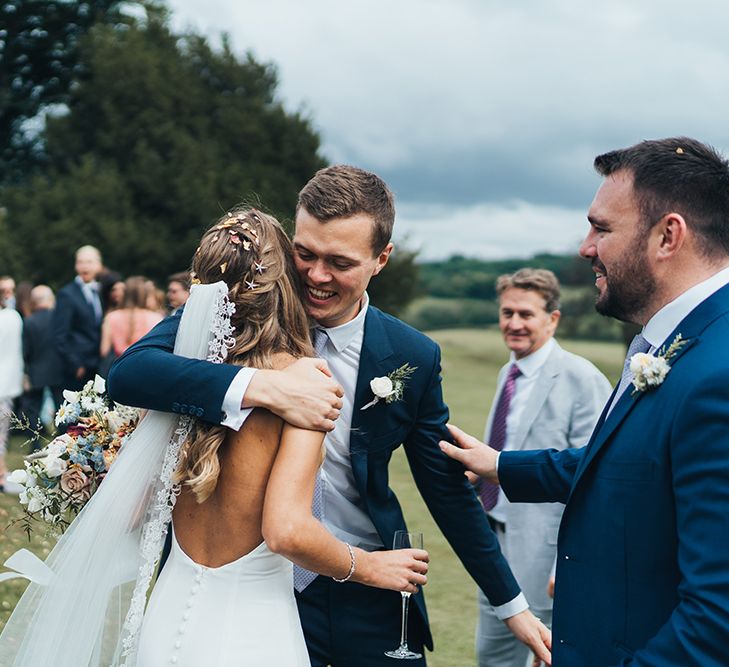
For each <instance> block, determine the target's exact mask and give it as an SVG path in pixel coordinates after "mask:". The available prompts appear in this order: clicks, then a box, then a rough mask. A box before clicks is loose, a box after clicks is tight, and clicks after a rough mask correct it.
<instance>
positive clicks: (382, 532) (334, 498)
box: [109, 166, 549, 667]
mask: <svg viewBox="0 0 729 667" xmlns="http://www.w3.org/2000/svg"><path fill="white" fill-rule="evenodd" d="M394 216H395V211H394V204H393V198H392V194H391V193H390V191H389V189H388V188H387V186H386V185H385V184H384V182H383V181H382V180H381V179H379V178H378V177H377V176H375V175H374V174H371V173H368V172H366V171H363V170H361V169H357V168H354V167H347V166H335V167H329V168H327V169H323V170H321V171H320V172H318V173H317V174H316V175H315V176H314V177H313V178H312V179H311V181H309V183H307V185H306V186H305V187H304V188H303V190H302V191H301V193H300V195H299V201H298V204H297V210H296V229H295V236H294V260H295V264H296V268H297V271H298V273H299V276H300V278H301V281H302V283H303V290H304V306H305V308H306V310H307V312H308V314H309V316H310V317H311V318H312V319H313V320H314V321H315V322H316V328H315V329H314V331H313V335H312V339H313V340H314V344H315V347H316V348H317V350H318V353H319V356H320V359H319V360H318V361H317V362H316V363H317V364H318V365H319V367H320V368H325V367H326V368H328V369H329V370H330V371H331V373H332V375H333V377H334V379H335V380H336V382H333V381H332V380H330V379H328V378H325V376H324V375H323V374H321V373H319V372H318V371H316V372H315V373H313V372H312V371H313V368H314V367H313V364H314V362H312V361H311V360H301V361H299V362H297V363H295V364H293V365H292V366H291V367H290V369H289V370H286V371H255V370H254V369H245V368H244V369H240V368H238V367H234V366H229V365H226V364H217V365H214V364H209V363H207V362H205V361H199V360H191V359H183V358H180V357H177V356H175V355H173V354H172V349H173V346H174V339H175V333H176V330H177V325H178V322H179V318H178V317H172V318H169V319H168V320H165V321H164V322H163V323H161V324H160V325H158V326H157V327H156V328H155V329H154V330H153V331H152V332H151V333H150V334H149V335H148V336H147V337H146V338H144V339H142V340H141V341H140V342H138V343H137V344H136V345H134V346H132V347H131V348H130V349H129V350H128V351H127V352H126V353H125V354H124V355H123V356H122V357H121V358H120V359H119V360H118V361H117V362H116V364H115V365H114V367H113V368H112V370H111V373H110V376H109V391H110V394H111V396H112V397H113V398H114V399H115V400H117V401H119V402H121V403H125V404H131V405H138V406H142V407H148V408H153V409H156V410H162V411H168V412H169V411H173V412H180V413H184V414H190V415H193V416H195V417H198V418H200V419H203V420H205V421H208V422H212V423H221V424H223V425H226V426H230V427H231V428H234V429H235V428H238V427H240V425H241V423H242V422H243V420H244V419H245V418H246V416H247V412H249V411H250V408H253V407H263V408H267V409H269V410H271V411H273V412H275V413H276V414H279V415H280V416H282V417H283V418H284V419H285V420H288V421H291V422H293V423H295V424H298V425H301V426H306V427H310V428H311V427H313V428H319V429H322V430H328V431H329V433H328V435H327V436H326V439H325V447H326V456H325V458H324V463H323V465H322V469H321V474H320V482H319V484H318V488H319V491H318V493H320V496H319V498H320V501H321V502H320V503H318V506H319V508H318V516H319V517H320V520H321V521H322V523H323V524H324V525H325V526H326V527H327V528H328V529H329V530H330V531H331V533H332V534H333V535H334V536H335V537H338V538H339V539H340V540H342V541H345V542H347V543H348V544H351V545H352V546H356V547H360V548H362V549H365V550H369V551H373V550H380V549H389V548H390V547H391V546H392V543H393V536H394V533H395V531H397V530H404V529H405V519H404V517H403V515H402V511H401V509H400V506H399V503H398V501H397V498H396V497H395V495H394V494H393V492H392V491H391V490H390V488H389V486H388V464H389V461H390V458H391V456H392V452H393V451H394V450H395V449H396V448H397V447H399V446H400V444H403V445H404V447H405V452H406V455H407V457H408V461H409V464H410V468H411V470H412V473H413V477H414V479H415V481H416V484H417V486H418V489H419V490H420V493H421V494H422V496H423V498H424V500H425V502H426V504H427V506H428V508H429V510H430V512H431V513H432V514H433V516H434V518H435V519H436V521H437V523H438V525H439V527H440V528H441V530H442V531H443V533H444V534H445V536H446V538H447V539H448V541H449V542H450V543H451V545H452V546H453V548H454V550H455V551H456V553H457V554H458V556H459V557H460V559H461V560H462V561H463V563H464V565H465V567H466V569H467V570H468V571H469V573H470V574H471V576H472V577H473V578H474V580H475V581H476V582H477V584H478V585H479V587H480V588H481V589H482V590H483V592H484V593H485V595H486V596H487V597H488V599H489V601H490V602H491V604H492V605H493V606H494V609H495V611H496V613H497V614H498V615H499V617H500V618H501V619H503V620H505V622H506V624H507V625H508V626H509V628H510V629H511V630H512V632H514V634H516V635H517V636H518V637H519V638H520V639H522V640H523V641H525V643H527V644H529V645H530V647H532V649H533V650H535V652H537V654H538V655H539V656H540V657H543V658H545V659H549V651H548V648H547V646H548V643H549V632H548V630H547V629H546V628H545V627H544V626H543V625H542V624H541V623H540V622H539V621H538V620H537V619H536V618H535V617H534V616H533V615H532V614H531V612H530V611H529V610H528V608H527V604H526V602H525V600H524V597H523V595H522V594H521V592H520V590H519V586H518V584H517V583H516V581H515V580H514V577H513V576H512V574H511V571H510V569H509V566H508V565H507V563H506V561H505V560H504V558H503V556H502V554H501V552H500V550H499V545H498V541H497V539H496V538H495V536H494V534H493V532H492V531H491V529H490V528H489V526H488V523H487V521H486V517H485V515H484V513H483V511H482V509H481V506H480V504H479V502H478V500H477V498H476V496H475V494H474V491H473V489H472V488H471V487H470V485H469V484H468V482H467V480H466V478H465V476H464V475H463V469H462V467H461V466H460V465H459V464H457V463H455V462H453V461H451V460H450V459H448V457H446V456H444V455H443V453H442V452H441V451H440V450H439V448H438V441H439V440H441V439H442V438H444V437H446V436H447V434H448V432H447V430H446V427H445V424H446V422H447V419H448V409H447V407H446V406H445V404H444V403H443V398H442V391H441V381H440V350H439V348H438V346H437V345H436V344H435V343H434V342H432V341H431V340H430V339H428V338H427V337H425V336H424V335H422V334H421V333H419V332H417V331H415V330H414V329H412V328H410V327H408V326H407V325H405V324H404V323H402V322H400V321H399V320H397V319H395V318H393V317H390V316H388V315H386V314H384V313H382V312H381V311H379V310H378V309H376V308H375V307H373V306H371V305H370V304H369V299H368V296H367V293H366V288H367V286H368V284H369V281H370V279H371V278H372V277H373V276H375V275H377V274H378V273H379V272H380V271H381V270H382V269H383V268H384V267H385V265H386V264H387V261H388V259H389V256H390V253H391V251H392V248H393V246H392V243H391V242H390V237H391V233H392V226H393V223H394ZM324 362H326V364H324ZM403 371H404V372H405V374H406V375H408V378H407V380H406V381H405V382H404V384H403V385H400V386H399V389H400V391H396V389H397V388H398V385H397V380H398V377H400V376H399V375H398V372H403ZM317 373H319V375H321V378H318V377H316V374H317ZM376 379H377V380H378V381H377V382H375V383H374V384H373V383H372V381H373V380H376ZM393 380H394V389H395V391H394V393H393V392H391V391H384V390H383V389H382V388H383V387H384V385H387V386H388V388H390V389H392V388H393V387H392V386H391V384H392V382H393ZM314 383H319V387H318V388H315V386H314ZM336 383H339V384H340V385H341V387H342V388H343V390H344V392H343V397H342V398H341V399H340V398H339V396H338V395H337V394H338V393H341V388H340V387H338V386H337V384H336ZM373 386H374V388H375V390H376V391H377V395H375V394H373V388H372V387H373ZM322 417H324V418H323V419H322ZM337 417H339V418H338V419H337ZM334 419H336V421H333V420H334ZM295 581H296V583H297V601H298V605H299V612H300V615H301V621H302V625H303V628H304V634H305V637H306V642H307V647H308V651H309V656H310V659H311V662H312V665H314V666H316V667H318V666H322V667H323V666H324V665H332V666H341V667H358V666H361V667H365V666H366V667H371V666H373V665H391V664H392V662H391V659H390V658H388V657H386V656H385V655H384V652H385V651H386V650H388V649H392V648H393V647H394V646H395V645H396V642H397V638H398V636H399V634H400V627H399V626H400V604H401V599H400V595H399V594H398V593H397V592H394V591H388V590H383V589H376V588H371V587H367V586H363V585H361V584H358V583H354V582H351V581H348V582H345V583H339V582H337V581H336V580H334V579H332V578H330V577H325V576H318V577H315V576H314V575H313V574H312V575H307V573H306V571H299V573H298V574H297V575H296V577H295ZM413 603H414V604H413V612H412V614H411V621H410V625H409V630H410V637H409V639H410V642H409V643H410V644H411V647H412V648H413V649H415V650H419V649H420V650H422V647H423V646H427V647H428V648H431V649H432V646H433V644H432V638H431V636H430V631H429V628H428V621H427V613H426V609H425V602H424V600H423V595H422V594H420V595H416V596H415V597H414V598H413ZM411 662H412V663H413V664H415V665H418V664H420V665H424V664H425V659H424V658H422V659H420V660H413V661H411Z"/></svg>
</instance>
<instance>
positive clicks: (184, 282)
mask: <svg viewBox="0 0 729 667" xmlns="http://www.w3.org/2000/svg"><path fill="white" fill-rule="evenodd" d="M189 296H190V274H189V273H188V272H187V271H180V273H173V274H172V275H171V276H170V277H169V278H168V279H167V303H168V304H169V306H170V315H174V314H175V313H176V312H177V311H178V310H179V309H180V308H182V306H184V305H185V303H187V298H188V297H189Z"/></svg>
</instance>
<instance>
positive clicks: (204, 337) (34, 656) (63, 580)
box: [0, 282, 310, 667]
mask: <svg viewBox="0 0 729 667" xmlns="http://www.w3.org/2000/svg"><path fill="white" fill-rule="evenodd" d="M227 294H228V287H227V285H226V284H225V283H223V282H219V283H216V284H214V285H197V286H193V288H192V291H191V295H190V299H189V300H188V302H187V305H186V306H185V311H184V314H183V316H182V321H181V322H180V328H179V331H178V334H177V340H176V342H175V353H176V354H180V355H182V356H185V357H188V358H192V359H205V358H207V359H208V360H209V361H215V362H221V361H223V360H224V359H225V356H226V354H227V347H228V346H229V344H230V343H231V341H232V338H231V337H232V334H233V329H232V326H231V325H230V317H231V314H232V313H233V310H234V309H233V307H232V304H230V303H229V301H228V298H227ZM191 424H192V422H191V419H190V417H188V416H187V415H183V416H180V415H172V414H163V413H159V412H154V411H150V412H149V413H148V414H147V416H146V417H145V418H144V419H142V420H141V421H140V423H139V426H137V428H136V430H135V431H134V433H132V435H131V436H130V437H129V439H128V440H127V441H126V442H125V444H124V446H123V448H122V451H121V453H120V455H119V458H118V459H117V461H116V462H115V463H114V465H113V466H112V468H111V469H110V470H109V473H108V474H107V476H106V478H105V479H104V483H103V484H102V485H101V486H100V487H99V490H98V491H97V492H96V493H95V494H94V496H93V497H92V498H91V500H90V501H89V503H88V504H87V505H86V507H84V509H83V510H82V511H81V513H80V514H79V515H78V517H77V518H76V519H75V520H74V521H73V522H72V524H71V526H70V527H69V528H68V530H67V531H66V533H65V534H64V535H63V536H62V537H61V538H60V539H59V541H58V543H57V544H56V546H55V547H54V549H53V550H52V551H51V553H50V555H49V556H48V558H47V559H46V561H45V563H44V562H43V561H41V560H39V559H38V558H37V557H35V556H33V555H32V554H30V553H29V552H27V550H21V551H20V552H18V553H16V554H14V555H13V556H12V557H11V559H9V560H8V561H7V565H8V567H9V568H12V569H15V570H17V572H18V574H13V573H3V574H2V575H1V576H0V580H2V579H8V578H12V577H13V576H23V577H26V578H28V579H30V581H31V583H30V585H29V586H28V588H27V589H26V591H25V593H24V594H23V596H22V598H21V599H20V601H19V602H18V604H17V605H16V607H15V610H14V611H13V614H12V615H11V617H10V618H9V619H8V622H7V623H6V625H5V628H4V629H3V631H2V633H0V665H2V667H46V666H49V665H52V666H53V667H81V666H83V667H109V666H110V665H112V666H113V667H162V666H163V665H177V666H178V667H182V666H186V667H188V666H189V667H227V666H229V665H230V666H232V665H235V667H244V666H247V665H251V666H255V667H261V666H266V667H268V666H270V667H310V662H309V658H308V655H307V651H306V646H305V644H304V639H303V635H302V631H301V624H300V622H299V616H298V612H297V609H296V602H295V599H294V593H293V572H292V568H293V566H292V564H291V563H290V562H289V561H287V560H286V559H284V558H283V557H282V556H279V555H277V554H274V553H272V552H271V551H270V550H269V549H268V547H267V546H266V545H265V543H264V544H260V545H259V546H258V547H256V548H255V549H253V551H251V552H250V553H248V554H247V555H245V556H242V557H241V558H239V559H237V560H235V561H233V562H232V563H228V564H227V565H224V566H222V567H218V568H208V567H203V566H201V565H198V564H197V563H195V562H193V561H192V560H191V559H190V558H189V557H188V556H186V555H185V553H183V551H182V550H181V549H180V547H179V545H178V544H177V542H176V541H175V540H174V536H173V549H172V553H171V557H170V559H169V560H168V562H167V563H166V565H165V567H164V568H163V569H162V572H161V574H160V577H159V580H158V582H157V584H156V586H155V587H154V590H153V592H152V595H151V599H150V602H149V606H148V608H147V609H146V610H145V603H146V601H147V592H148V590H149V586H150V584H151V582H152V579H153V576H154V571H155V568H156V564H157V561H158V558H159V555H160V552H161V550H162V545H163V542H164V536H165V532H166V526H168V525H169V524H170V521H171V516H172V509H173V507H174V504H175V500H176V489H175V485H174V483H173V481H172V477H173V473H174V471H175V470H176V469H177V466H178V461H179V452H180V448H181V447H182V443H183V442H184V440H185V438H186V437H187V434H188V433H189V431H190V428H191Z"/></svg>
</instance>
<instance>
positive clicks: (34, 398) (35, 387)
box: [22, 285, 63, 430]
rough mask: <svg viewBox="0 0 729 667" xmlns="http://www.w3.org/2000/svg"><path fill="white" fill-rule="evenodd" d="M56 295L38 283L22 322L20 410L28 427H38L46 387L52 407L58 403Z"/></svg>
mask: <svg viewBox="0 0 729 667" xmlns="http://www.w3.org/2000/svg"><path fill="white" fill-rule="evenodd" d="M55 305H56V298H55V296H54V295H53V290H51V288H50V287H48V286H47V285H37V286H36V287H34V288H33V289H32V290H31V292H30V307H31V310H32V313H31V315H30V316H29V317H27V318H25V321H24V323H23V359H24V361H25V376H26V390H25V393H24V394H23V400H22V412H23V414H24V415H25V417H26V418H27V419H28V422H29V424H30V427H31V429H34V430H35V429H37V428H38V421H39V418H40V414H41V407H42V405H43V394H44V391H45V389H46V387H47V388H48V389H49V390H50V392H51V395H52V396H53V403H54V407H55V408H56V409H57V408H58V406H59V405H60V403H61V391H62V389H63V388H62V386H61V360H60V358H59V356H58V352H57V351H56V348H55V346H54V344H53V309H54V308H55Z"/></svg>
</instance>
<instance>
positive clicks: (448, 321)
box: [401, 253, 624, 341]
mask: <svg viewBox="0 0 729 667" xmlns="http://www.w3.org/2000/svg"><path fill="white" fill-rule="evenodd" d="M527 266H529V267H532V268H539V269H549V270H550V271H553V272H554V273H555V275H556V276H557V278H558V279H559V281H560V284H561V285H562V300H561V301H562V305H561V311H562V320H561V322H560V327H559V334H560V335H561V336H565V337H569V338H582V339H590V340H613V341H620V340H622V339H623V338H624V334H623V327H622V325H621V323H619V322H618V321H616V320H614V319H612V318H607V317H603V316H601V315H599V314H598V313H597V312H596V311H595V307H594V304H595V289H594V286H593V285H594V274H593V272H592V269H591V267H590V263H589V262H588V261H586V260H584V259H582V258H580V257H578V256H576V255H554V254H550V253H542V254H538V255H535V256H534V257H532V258H530V259H520V258H513V259H499V260H484V259H475V258H469V257H464V256H462V255H454V256H453V257H450V258H449V259H446V260H443V261H439V262H418V263H417V269H418V288H417V293H418V295H419V296H418V298H416V299H415V300H414V301H412V302H411V303H410V304H409V305H408V306H407V308H405V310H404V311H403V312H402V313H401V316H402V317H403V319H404V320H405V321H407V322H409V323H410V324H412V325H413V326H415V327H417V328H418V329H421V330H432V329H444V328H458V327H481V326H489V325H495V324H496V323H497V322H498V319H499V314H498V306H497V304H496V279H497V278H498V277H499V276H500V275H502V274H504V273H513V272H514V271H517V270H518V269H521V268H524V267H527Z"/></svg>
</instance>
